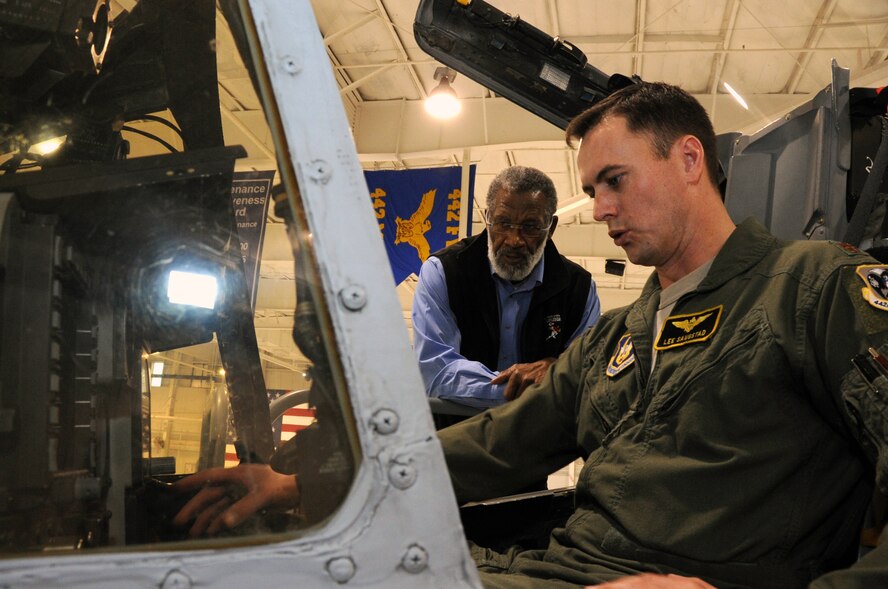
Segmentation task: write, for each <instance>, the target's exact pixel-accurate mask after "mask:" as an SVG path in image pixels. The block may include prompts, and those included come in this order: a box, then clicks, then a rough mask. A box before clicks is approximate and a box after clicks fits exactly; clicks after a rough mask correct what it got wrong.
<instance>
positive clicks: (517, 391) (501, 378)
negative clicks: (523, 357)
mask: <svg viewBox="0 0 888 589" xmlns="http://www.w3.org/2000/svg"><path fill="white" fill-rule="evenodd" d="M553 362H555V358H543V359H542V360H537V361H536V362H528V363H527V364H513V365H511V366H509V367H508V368H506V369H505V370H503V371H502V372H500V373H499V374H497V375H496V376H495V377H493V379H491V381H490V382H491V383H492V384H503V383H505V385H506V390H505V391H503V397H505V399H506V401H514V400H515V399H517V398H518V397H520V396H521V394H522V393H523V392H524V389H526V388H527V387H529V386H530V385H532V384H539V383H540V382H541V381H542V380H543V377H544V376H546V371H547V370H548V369H549V366H551V365H552V363H553Z"/></svg>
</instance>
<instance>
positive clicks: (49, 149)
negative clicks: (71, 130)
mask: <svg viewBox="0 0 888 589" xmlns="http://www.w3.org/2000/svg"><path fill="white" fill-rule="evenodd" d="M67 138H68V136H67V135H62V136H60V137H53V138H52V139H47V140H46V141H41V142H39V143H35V144H34V145H32V146H31V147H30V148H28V153H33V154H36V155H42V156H47V155H49V154H51V153H53V152H54V151H57V150H58V149H59V148H60V147H61V146H62V145H64V144H65V140H66V139H67Z"/></svg>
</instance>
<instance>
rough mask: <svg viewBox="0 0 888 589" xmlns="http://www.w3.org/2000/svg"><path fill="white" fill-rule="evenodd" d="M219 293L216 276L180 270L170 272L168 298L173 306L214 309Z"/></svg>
mask: <svg viewBox="0 0 888 589" xmlns="http://www.w3.org/2000/svg"><path fill="white" fill-rule="evenodd" d="M217 291H218V285H217V283H216V277H215V276H210V275H209V274H195V273H194V272H182V271H180V270H171V271H170V282H169V287H168V288H167V297H168V298H169V300H170V302H171V303H173V304H176V305H190V306H192V307H202V308H204V309H212V308H213V307H215V306H216V293H217Z"/></svg>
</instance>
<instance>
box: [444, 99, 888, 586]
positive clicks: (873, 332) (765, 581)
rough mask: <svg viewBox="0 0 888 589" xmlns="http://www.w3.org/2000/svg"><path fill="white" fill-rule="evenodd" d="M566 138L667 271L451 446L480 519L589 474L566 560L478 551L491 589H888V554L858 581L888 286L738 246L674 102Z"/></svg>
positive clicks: (561, 532)
mask: <svg viewBox="0 0 888 589" xmlns="http://www.w3.org/2000/svg"><path fill="white" fill-rule="evenodd" d="M567 134H568V141H569V142H574V141H577V140H578V141H579V153H578V160H577V163H578V168H579V171H580V178H581V181H582V185H583V187H584V191H585V192H586V193H587V194H588V195H589V196H590V197H592V198H594V199H595V212H594V215H595V219H596V220H598V221H600V222H604V223H607V226H608V234H609V235H610V237H611V238H612V239H613V240H614V243H615V244H616V245H618V246H620V247H622V248H623V249H624V250H625V251H626V255H627V257H628V258H629V260H630V261H632V262H633V263H635V264H641V265H647V266H653V267H654V270H655V271H654V273H653V274H652V275H651V277H650V279H649V280H648V282H647V284H646V285H645V287H644V289H643V291H642V293H641V296H640V297H639V298H638V300H637V301H636V302H635V303H633V304H632V305H630V306H628V307H626V308H622V309H617V310H614V311H611V312H609V313H606V314H604V315H603V316H602V317H601V319H600V321H599V322H598V324H597V325H596V326H595V327H594V328H592V329H590V330H589V331H588V332H587V333H586V334H585V335H584V336H583V337H581V338H579V339H578V340H577V341H576V342H574V344H573V345H572V346H571V347H570V348H568V349H567V350H566V351H565V352H564V353H563V354H562V356H561V357H560V358H559V359H558V361H557V362H556V363H555V364H554V365H553V366H552V367H551V368H550V369H549V371H548V373H547V375H546V377H545V378H544V380H543V381H542V382H541V383H540V384H539V385H535V386H532V387H531V388H529V389H527V391H526V392H525V393H524V395H523V396H522V397H520V398H519V399H518V400H516V401H514V402H513V403H510V404H507V405H505V406H503V407H499V408H496V409H494V410H492V411H488V412H485V413H483V414H481V415H479V416H476V417H474V418H472V419H470V420H468V421H466V422H463V423H461V424H458V425H456V426H453V427H451V428H448V429H446V430H443V431H442V432H440V437H441V441H442V444H443V447H444V452H445V456H446V458H447V461H448V466H449V468H450V472H451V476H452V479H453V483H454V487H455V489H456V493H457V497H458V498H459V499H460V500H462V501H468V500H479V499H485V498H490V497H496V496H501V495H506V494H510V493H513V492H515V490H516V489H520V488H522V487H524V486H526V485H527V484H528V483H530V482H532V481H534V480H538V479H539V478H540V477H542V476H545V475H546V473H549V472H552V471H554V470H556V469H557V468H560V467H562V466H564V465H565V464H567V463H569V462H570V461H572V460H574V459H575V458H577V457H582V458H584V459H585V461H586V463H585V466H584V468H583V470H582V472H581V473H580V477H579V482H578V483H577V489H576V506H575V507H576V509H575V512H574V513H573V515H572V516H571V517H570V519H569V520H568V521H567V523H566V525H565V527H564V528H560V529H557V530H555V531H554V532H553V534H552V536H551V538H550V543H549V546H548V548H547V549H545V550H531V551H521V550H517V549H516V550H512V551H509V552H508V553H507V554H497V553H493V552H491V551H489V550H485V549H483V548H480V547H473V556H474V557H475V558H476V561H477V562H478V565H479V568H480V570H481V571H482V579H483V581H484V584H485V587H489V588H499V587H502V588H522V587H527V588H545V587H553V588H554V587H582V586H596V587H608V588H611V587H613V588H617V587H624V588H628V587H645V588H651V587H676V588H678V587H718V588H719V589H732V588H751V587H755V588H775V589H776V588H780V589H787V588H794V587H806V586H809V585H810V586H811V587H816V588H818V589H823V588H827V587H888V543H885V544H883V545H882V546H881V547H879V548H877V549H875V550H874V551H873V552H872V553H870V554H869V555H868V556H867V557H865V558H864V559H862V560H861V561H859V562H857V563H855V562H854V561H855V559H856V554H857V545H858V539H859V532H860V524H861V521H862V518H863V514H864V512H865V510H866V507H867V504H868V502H869V500H870V497H871V496H872V490H873V487H872V485H873V482H876V483H877V484H878V485H879V487H880V489H881V490H882V491H883V492H885V491H888V402H886V394H885V392H884V391H886V390H888V378H886V375H888V372H885V371H884V368H883V367H882V365H881V364H880V363H879V360H884V358H883V356H888V343H886V340H888V300H886V298H885V295H883V294H882V293H881V292H879V291H878V290H876V289H874V288H873V286H872V285H871V283H870V281H869V280H868V278H869V277H871V276H878V275H880V274H881V273H882V272H884V271H885V270H886V269H888V267H886V266H885V265H882V264H879V263H878V262H877V261H876V260H874V259H872V258H871V257H869V256H867V255H866V254H863V253H861V252H859V251H858V250H856V249H855V248H853V247H850V246H847V245H843V244H839V243H833V242H816V243H815V242H785V241H781V240H778V239H776V238H775V237H773V236H772V235H770V234H769V233H768V231H767V230H766V229H765V228H764V227H763V226H762V225H760V224H759V223H758V222H757V221H755V220H747V221H744V222H743V223H741V224H740V225H735V224H734V223H733V222H732V220H731V219H730V217H729V216H728V213H727V210H726V209H725V206H724V204H723V202H722V199H721V196H720V193H719V190H718V188H717V186H716V181H715V178H716V171H717V161H716V143H715V135H714V132H713V129H712V126H711V123H710V122H709V119H708V117H707V115H706V112H705V111H704V109H703V108H702V106H701V105H700V104H699V103H698V102H697V101H696V100H695V99H694V98H692V97H691V96H690V95H688V94H687V93H686V92H684V91H682V90H680V89H678V88H676V87H674V86H669V85H666V84H654V83H642V84H636V85H634V86H631V87H629V88H626V89H624V90H621V91H619V92H617V93H615V94H613V95H611V96H610V97H609V98H607V99H605V100H603V101H601V102H600V103H598V104H596V105H595V106H594V107H592V108H591V109H589V110H588V111H586V112H585V113H583V114H582V115H580V116H579V117H577V118H576V119H575V120H574V121H572V123H571V125H570V126H569V128H568V130H567ZM870 350H872V352H870ZM886 365H888V362H886ZM519 432H520V435H519ZM874 475H875V476H874ZM848 567H850V568H848ZM830 571H834V572H830Z"/></svg>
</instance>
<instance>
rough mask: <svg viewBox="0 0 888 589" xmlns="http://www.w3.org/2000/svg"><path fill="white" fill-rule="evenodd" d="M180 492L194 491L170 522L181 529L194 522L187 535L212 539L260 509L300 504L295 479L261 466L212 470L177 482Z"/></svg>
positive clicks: (176, 488) (282, 507)
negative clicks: (210, 537) (211, 537)
mask: <svg viewBox="0 0 888 589" xmlns="http://www.w3.org/2000/svg"><path fill="white" fill-rule="evenodd" d="M173 488H174V489H175V490H176V491H180V492H189V491H197V493H195V495H194V497H192V498H191V499H190V500H189V501H188V503H186V504H185V506H184V507H182V509H180V510H179V513H177V514H176V516H175V518H173V523H174V524H176V525H178V526H184V525H186V524H187V523H188V522H190V521H192V520H194V523H193V524H192V525H191V529H190V530H189V535H190V536H192V537H199V536H203V535H207V536H212V535H214V534H216V533H218V532H219V531H221V530H223V529H231V528H234V527H237V526H238V525H240V524H241V523H243V522H244V521H245V520H246V519H248V518H250V517H251V516H253V515H255V514H256V513H257V512H259V511H261V510H262V509H268V508H274V509H282V510H283V509H289V508H291V507H296V506H297V505H298V504H299V488H298V487H297V486H296V477H295V476H294V475H291V474H281V473H279V472H277V471H274V470H272V469H271V467H270V466H267V465H264V464H241V465H239V466H236V467H234V468H211V469H209V470H205V471H202V472H199V473H196V474H193V475H191V476H188V477H185V478H183V479H181V480H179V481H177V482H176V483H175V484H174V485H173Z"/></svg>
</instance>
